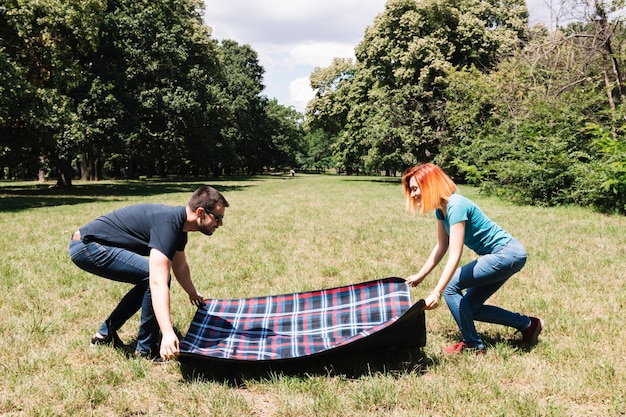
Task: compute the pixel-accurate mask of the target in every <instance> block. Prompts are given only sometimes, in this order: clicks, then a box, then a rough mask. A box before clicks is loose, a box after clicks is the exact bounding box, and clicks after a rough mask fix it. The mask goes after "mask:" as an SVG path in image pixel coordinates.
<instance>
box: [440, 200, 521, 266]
mask: <svg viewBox="0 0 626 417" xmlns="http://www.w3.org/2000/svg"><path fill="white" fill-rule="evenodd" d="M435 216H437V219H438V220H440V221H441V222H443V226H444V227H445V229H446V232H448V236H449V235H450V225H452V224H456V223H459V222H462V221H465V242H464V243H465V245H466V246H467V247H468V248H470V249H471V250H473V251H474V252H476V253H477V254H479V255H485V254H487V253H491V252H493V251H494V249H496V248H497V247H499V246H503V245H506V244H507V243H508V242H509V240H511V239H512V237H511V235H510V234H509V233H507V232H506V231H505V230H503V229H502V228H501V227H500V226H498V225H497V224H496V223H495V222H494V221H492V220H491V219H490V218H489V217H487V215H485V213H484V212H483V211H482V210H481V209H480V208H479V207H478V206H477V205H476V204H475V203H474V202H473V201H472V200H470V199H469V198H466V197H463V196H462V195H461V194H452V195H451V196H450V199H449V200H448V204H447V206H446V216H445V218H444V216H443V212H442V211H441V210H440V209H437V210H435Z"/></svg>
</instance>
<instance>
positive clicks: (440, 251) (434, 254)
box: [406, 221, 449, 287]
mask: <svg viewBox="0 0 626 417" xmlns="http://www.w3.org/2000/svg"><path fill="white" fill-rule="evenodd" d="M448 244H449V240H448V234H447V233H446V229H445V227H444V226H443V223H442V222H441V221H438V222H437V244H436V245H435V247H434V248H433V250H432V251H431V252H430V256H429V257H428V259H427V260H426V262H425V263H424V266H422V269H420V271H419V272H418V273H417V274H415V275H411V276H410V277H408V278H407V279H406V283H407V284H409V285H410V286H412V287H414V286H416V285H418V284H419V283H421V282H422V281H423V280H424V278H426V276H427V275H428V274H429V273H430V272H431V271H432V270H433V269H434V268H435V267H436V266H437V265H438V264H439V262H440V261H441V259H442V258H443V255H445V254H446V251H447V250H448Z"/></svg>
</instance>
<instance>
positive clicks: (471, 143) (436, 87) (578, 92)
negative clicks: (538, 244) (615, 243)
mask: <svg viewBox="0 0 626 417" xmlns="http://www.w3.org/2000/svg"><path fill="white" fill-rule="evenodd" d="M562 3H563V4H562V9H561V10H563V11H566V12H568V13H569V14H568V15H567V16H558V15H555V17H561V18H562V20H563V19H564V20H566V21H567V22H569V23H568V24H567V25H565V26H564V27H558V29H556V30H553V31H550V30H548V29H547V28H546V27H545V26H543V25H540V26H536V27H533V28H529V26H528V13H527V9H526V5H525V2H524V0H510V1H501V0H488V1H484V0H419V1H416V0H390V1H388V2H387V5H386V8H385V11H384V12H383V13H382V14H380V15H379V16H378V17H377V18H376V20H375V22H374V24H373V25H372V26H370V27H368V28H367V31H366V32H365V37H364V39H363V40H362V42H361V43H360V44H359V45H358V46H357V47H356V50H355V52H356V61H355V62H353V61H352V60H349V59H336V60H335V61H334V62H333V63H332V64H331V65H330V66H329V67H326V68H316V70H315V71H314V72H313V74H312V76H311V85H312V87H313V88H314V89H316V91H317V94H316V96H315V98H314V99H313V100H312V101H311V102H310V103H309V105H308V107H307V112H306V122H307V127H308V129H310V130H312V131H318V132H319V133H318V135H317V137H318V138H319V141H320V142H322V141H326V142H327V143H329V144H330V145H329V149H330V150H329V152H327V153H326V154H323V155H321V156H320V160H321V161H323V160H324V158H326V159H327V161H328V160H330V161H332V163H333V164H334V165H337V166H341V167H343V168H344V169H345V170H346V171H347V172H371V171H377V170H383V171H386V172H387V173H388V174H393V173H395V172H397V171H398V170H401V169H403V167H406V166H409V165H412V164H414V163H417V162H420V161H428V160H434V161H435V162H437V163H439V164H440V165H442V166H444V167H445V168H446V170H447V171H448V172H450V173H452V175H453V176H454V177H455V178H456V179H457V180H458V181H459V182H469V183H473V184H478V185H480V186H482V187H483V188H484V189H487V190H489V191H491V192H495V193H499V194H502V195H506V196H509V197H511V198H513V199H516V200H521V201H524V202H527V203H531V204H545V205H553V204H570V203H575V204H583V205H593V206H595V207H597V208H600V209H602V210H607V211H619V212H621V213H626V140H625V138H626V132H625V130H626V129H625V128H626V109H625V107H624V63H625V57H626V56H625V54H624V53H625V52H626V51H625V49H624V48H625V47H624V41H625V40H626V31H625V27H624V24H623V21H622V16H623V15H624V13H623V12H624V3H623V1H622V0H619V1H612V2H607V1H600V0H594V1H586V0H580V1H576V0H572V1H568V0H565V1H564V2H562ZM566 18H567V19H566ZM555 20H556V21H557V23H558V21H559V20H558V19H555ZM325 163H326V164H327V163H328V162H325Z"/></svg>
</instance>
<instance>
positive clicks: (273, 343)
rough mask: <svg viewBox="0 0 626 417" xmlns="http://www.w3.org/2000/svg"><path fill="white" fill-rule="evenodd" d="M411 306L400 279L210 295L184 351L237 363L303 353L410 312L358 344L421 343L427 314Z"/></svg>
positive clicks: (341, 343)
mask: <svg viewBox="0 0 626 417" xmlns="http://www.w3.org/2000/svg"><path fill="white" fill-rule="evenodd" d="M411 307H412V303H411V295H410V292H409V287H408V285H407V284H406V283H405V282H404V279H402V278H395V277H390V278H383V279H379V280H375V281H369V282H363V283H359V284H354V285H348V286H344V287H338V288H331V289H324V290H318V291H311V292H302V293H295V294H283V295H273V296H267V297H256V298H245V299H230V300H213V299H207V300H205V302H204V305H203V306H201V307H199V308H198V310H197V312H196V314H195V317H194V318H193V321H192V323H191V325H190V327H189V330H188V331H187V334H186V336H185V337H184V338H183V340H182V341H181V345H180V350H181V354H182V355H183V356H185V355H187V356H200V357H205V358H219V359H231V360H239V361H270V360H282V359H294V358H301V357H305V356H310V355H314V354H319V353H321V352H327V351H331V350H336V349H338V348H343V347H346V346H350V345H354V344H355V342H358V341H364V340H367V339H368V338H371V337H372V335H376V334H377V333H380V332H381V330H383V329H387V328H390V327H392V325H394V324H395V323H397V322H398V321H399V319H400V318H401V316H403V315H404V314H405V313H407V312H408V311H409V310H412V311H413V312H412V314H410V316H411V317H412V318H411V319H407V320H405V321H408V320H411V323H405V324H404V325H400V326H398V329H399V331H400V333H398V332H395V336H394V337H389V335H387V336H384V338H385V339H384V340H378V342H375V343H365V344H363V343H361V344H360V349H368V345H369V346H370V347H388V348H392V347H409V346H411V347H421V346H424V344H425V326H424V313H423V310H422V308H421V306H414V307H415V308H411ZM416 320H417V321H416ZM416 323H417V324H416ZM407 330H409V331H407ZM399 345H402V346H399Z"/></svg>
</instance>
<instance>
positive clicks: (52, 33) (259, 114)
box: [0, 0, 303, 186]
mask: <svg viewBox="0 0 626 417" xmlns="http://www.w3.org/2000/svg"><path fill="white" fill-rule="evenodd" d="M203 6H204V5H203V3H202V2H201V1H200V0H150V1H147V0H63V1H61V0H47V1H30V2H27V1H19V0H8V1H5V2H3V3H2V7H1V8H0V79H2V81H1V85H0V177H2V178H33V177H37V176H39V177H46V176H48V175H50V176H56V178H57V179H58V184H59V185H62V186H68V185H71V180H72V178H73V177H75V176H77V175H79V176H80V177H81V178H82V179H100V178H103V177H105V176H108V177H117V178H137V177H138V176H140V175H145V176H148V177H150V176H153V175H160V176H165V175H204V176H207V175H222V174H231V173H235V172H243V173H248V174H254V173H259V172H261V170H262V169H264V168H265V167H283V166H293V165H295V163H296V157H297V155H298V153H299V152H300V150H299V148H298V147H299V146H300V145H301V144H302V137H303V130H302V127H301V125H302V115H301V114H299V113H298V112H296V111H295V110H294V109H293V108H286V107H284V106H282V105H280V104H278V103H277V102H276V100H269V99H268V98H267V97H266V96H264V95H262V94H261V93H262V90H263V88H264V86H263V84H262V81H263V72H264V70H263V68H262V67H261V66H260V65H259V62H258V58H257V54H256V52H255V51H254V50H253V49H252V48H251V47H250V46H248V45H243V46H242V45H239V44H237V43H236V42H233V41H229V40H225V41H223V42H221V43H218V42H217V41H215V40H213V39H212V38H211V36H210V29H209V28H208V27H207V26H205V25H204V24H203V22H202V14H201V12H202V8H203Z"/></svg>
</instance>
